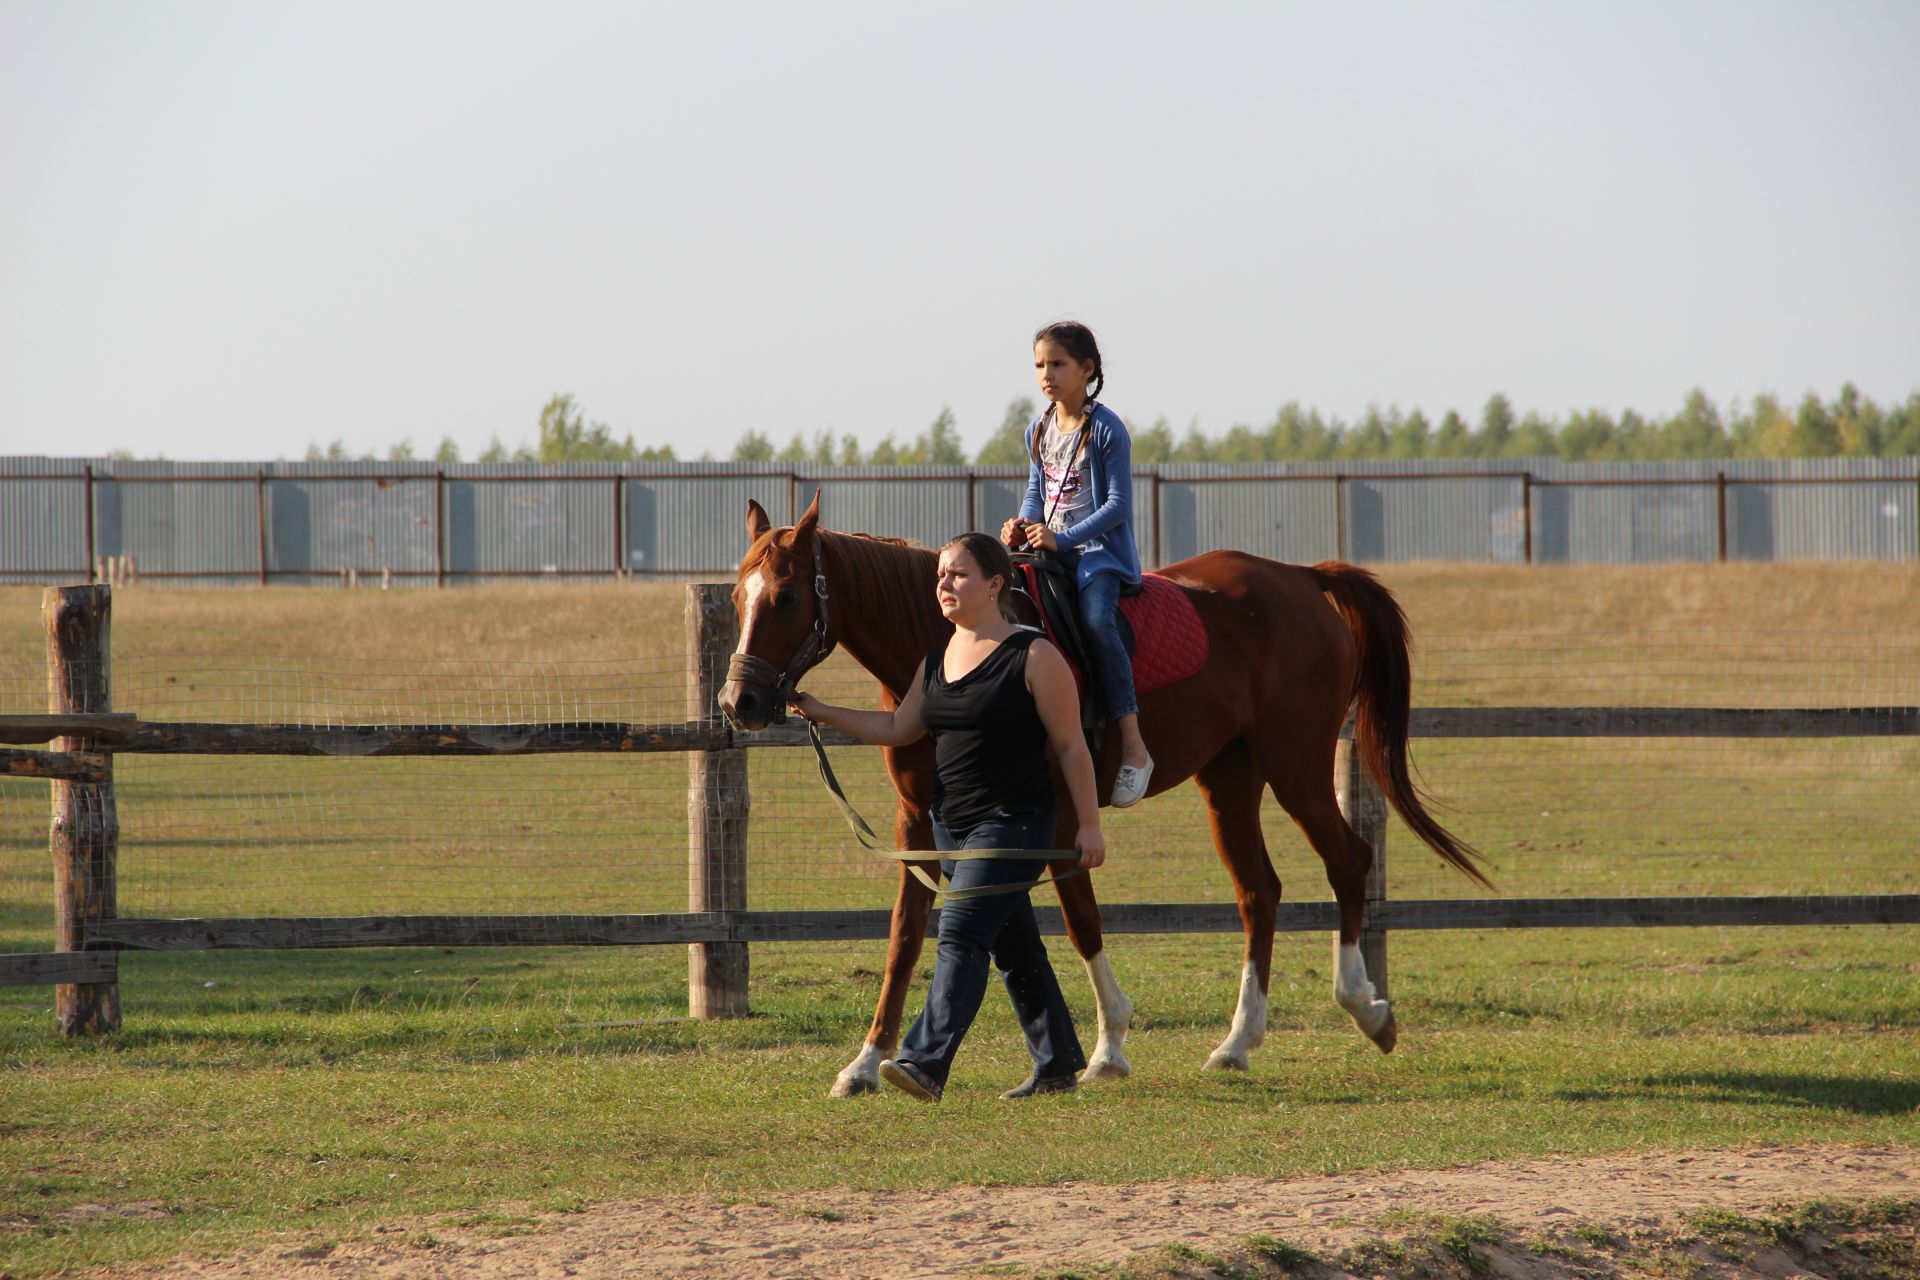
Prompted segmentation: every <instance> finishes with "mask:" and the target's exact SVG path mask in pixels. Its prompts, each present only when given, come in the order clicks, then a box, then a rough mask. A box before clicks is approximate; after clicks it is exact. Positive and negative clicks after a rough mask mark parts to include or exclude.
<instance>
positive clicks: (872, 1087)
mask: <svg viewBox="0 0 1920 1280" xmlns="http://www.w3.org/2000/svg"><path fill="white" fill-rule="evenodd" d="M883 702H884V703H886V705H892V703H891V699H890V698H886V697H883ZM880 754H881V758H882V759H884V760H885V761H886V765H887V776H888V777H889V778H891V779H892V780H893V788H894V790H895V791H896V792H898V793H899V796H900V803H899V804H898V805H897V806H896V807H895V809H894V814H893V836H894V847H895V848H898V849H925V850H927V851H928V853H929V854H931V853H932V852H933V814H932V795H933V749H932V747H931V746H930V745H929V744H928V743H927V741H926V740H925V739H924V738H923V739H921V741H919V742H917V743H915V744H913V745H912V746H909V747H899V748H887V749H884V750H882V751H881V753H880ZM921 869H922V870H923V871H925V872H927V873H928V875H929V876H930V877H931V878H932V879H934V880H936V881H937V880H938V879H939V877H940V870H939V864H938V863H937V862H928V863H923V864H922V865H921ZM932 910H933V890H931V889H929V888H927V886H926V885H924V884H922V883H921V882H920V880H919V878H918V877H916V876H915V875H914V874H913V873H912V871H911V870H909V864H907V863H904V862H903V863H901V864H900V887H899V889H898V890H897V891H896V892H895V894H894V899H893V918H892V920H891V921H889V922H888V926H887V968H886V972H885V973H884V974H882V975H881V978H880V1000H879V1003H877V1004H876V1005H874V1009H873V1025H872V1026H871V1027H869V1028H868V1029H867V1040H866V1043H865V1044H863V1045H861V1046H860V1052H859V1053H857V1054H855V1055H854V1058H853V1061H852V1062H849V1063H848V1064H847V1065H846V1066H845V1067H844V1068H843V1069H842V1070H841V1072H840V1074H839V1076H838V1077H836V1078H835V1080H834V1082H833V1090H832V1096H834V1097H836V1098H857V1097H859V1096H860V1095H861V1094H863V1093H878V1092H879V1091H880V1062H881V1060H882V1059H884V1058H886V1057H888V1056H889V1055H891V1054H892V1053H893V1051H894V1050H895V1049H897V1048H899V1047H900V1023H901V1020H902V1019H903V1018H904V1017H905V1015H906V1009H907V989H908V988H909V987H911V986H912V985H913V971H914V967H915V966H916V965H917V964H919V962H920V950H921V948H922V947H923V946H924V945H925V943H926V940H927V916H928V914H929V913H930V912H931V911H932Z"/></svg>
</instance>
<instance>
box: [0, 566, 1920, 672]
mask: <svg viewBox="0 0 1920 1280" xmlns="http://www.w3.org/2000/svg"><path fill="white" fill-rule="evenodd" d="M1377 572H1378V573H1379V574H1380V576H1381V578H1382V579H1383V580H1384V581H1385V582H1386V583H1387V585H1388V586H1390V587H1391V588H1392V589H1393V591H1394V592H1395V594H1396V595H1397V596H1398V597H1399V598H1400V602H1401V604H1402V605H1403V606H1404V607H1405V608H1406V611H1407V615H1408V618H1409V620H1410V621H1411V622H1412V624H1413V631H1414V634H1415V636H1416V637H1437V636H1471V635H1480V634H1500V635H1508V636H1515V637H1520V636H1525V637H1531V638H1534V639H1536V640H1537V641H1545V640H1547V639H1549V638H1553V637H1562V638H1564V637H1578V636H1581V635H1584V634H1592V633H1608V632H1619V631H1650V630H1654V631H1669V632H1693V633H1697V634H1699V635H1702V636H1709V637H1711V636H1717V635H1726V634H1741V633H1771V632H1797V633H1823V632H1837V633H1847V634H1874V635H1883V636H1900V635H1905V636H1907V637H1909V638H1911V637H1912V636H1914V635H1915V634H1916V633H1920V565H1915V564H1880V563H1870V562H1842V563H1814V562H1790V563H1785V564H1726V565H1706V564H1678V565H1659V566H1639V565H1634V566H1602V565H1589V566H1576V567H1556V566H1536V567H1518V566H1502V565H1473V564H1457V563H1439V562H1434V563H1414V564H1400V565H1387V566H1381V567H1380V568H1379V569H1378V570H1377ZM683 595H684V588H683V587H682V586H681V585H680V584H678V583H656V582H637V583H622V584H617V585H616V584H612V583H604V582H600V583H560V582H534V583H497V584H489V585H483V586H477V587H461V588H455V589H450V590H445V591H424V590H396V591H378V590H371V589H365V588H363V589H361V590H358V591H342V590H339V589H335V588H323V587H315V588H302V587H269V588H264V589H261V588H252V587H234V588H219V589H174V588H166V587H146V586H140V587H133V588H123V589H122V590H121V591H120V592H119V593H118V595H117V597H116V599H115V602H114V637H115V652H116V654H117V655H119V656H122V657H125V656H131V655H136V654H137V655H140V656H143V657H154V658H158V657H165V656H173V655H204V654H210V653H254V654H262V655H283V656H291V657H313V658H323V657H336V658H355V657H375V656H377V657H392V658H412V659H422V660H425V659H465V658H472V657H475V656H478V655H483V654H484V655H492V656H498V657H515V658H520V659H525V660H540V661H551V662H576V661H596V660H604V659H606V658H608V657H609V656H629V657H631V656H662V655H664V656H678V654H679V653H680V650H681V646H682V644H683V641H682V625H683V624H682V613H681V602H682V599H683ZM40 599H41V589H40V588H38V587H18V586H13V587H0V656H4V657H5V659H6V660H8V661H17V660H19V659H21V658H25V659H27V660H29V661H34V660H37V659H38V656H39V655H40V654H41V653H42V652H43V640H42V632H41V629H40V621H39V612H40Z"/></svg>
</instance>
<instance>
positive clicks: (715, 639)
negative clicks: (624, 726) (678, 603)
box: [687, 582, 752, 1018]
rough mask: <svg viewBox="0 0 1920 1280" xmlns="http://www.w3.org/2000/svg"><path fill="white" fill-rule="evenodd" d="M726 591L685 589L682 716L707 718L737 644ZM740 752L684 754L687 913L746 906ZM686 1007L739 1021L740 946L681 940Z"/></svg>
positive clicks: (743, 980)
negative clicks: (687, 675)
mask: <svg viewBox="0 0 1920 1280" xmlns="http://www.w3.org/2000/svg"><path fill="white" fill-rule="evenodd" d="M739 635H740V622H739V619H738V618H737V617H736V616H735V615H734V611H733V596H732V592H731V589H730V588H728V587H727V586H726V585H725V584H724V583H714V582H701V583H693V584H691V585H689V586H688V587H687V658H688V661H689V662H690V663H692V668H693V670H692V676H693V678H692V680H691V681H690V682H689V683H688V685H687V719H689V720H711V719H712V718H713V717H714V716H716V715H718V714H719V710H718V708H717V707H716V705H715V700H716V699H717V698H718V697H719V696H720V686H721V685H722V684H723V683H725V681H726V671H727V661H728V659H729V658H730V657H731V655H732V653H733V649H734V646H735V645H736V644H738V643H739ZM751 808H752V805H751V800H750V797H749V796H748V793H747V753H746V751H745V750H744V749H743V748H738V747H734V748H729V749H727V750H724V751H692V752H689V753H688V754H687V910H689V911H744V910H746V906H747V815H748V812H749V810H750V809H751ZM687 1012H688V1013H689V1014H690V1015H692V1016H693V1017H696V1018H741V1017H745V1016H746V1015H747V1012H748V1008H747V944H746V943H744V942H693V943H689V944H687Z"/></svg>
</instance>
